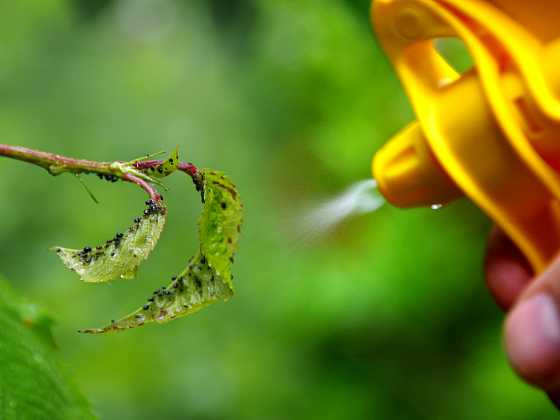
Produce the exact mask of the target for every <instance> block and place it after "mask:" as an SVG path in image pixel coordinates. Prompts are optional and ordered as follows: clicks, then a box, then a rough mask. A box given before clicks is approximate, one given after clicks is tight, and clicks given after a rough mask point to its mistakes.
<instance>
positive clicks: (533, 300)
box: [505, 259, 560, 396]
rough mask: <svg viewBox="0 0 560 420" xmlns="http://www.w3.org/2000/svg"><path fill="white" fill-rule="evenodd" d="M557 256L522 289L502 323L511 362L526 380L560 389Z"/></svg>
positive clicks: (559, 268) (556, 391)
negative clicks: (524, 289)
mask: <svg viewBox="0 0 560 420" xmlns="http://www.w3.org/2000/svg"><path fill="white" fill-rule="evenodd" d="M559 304H560V259H557V260H555V261H554V262H553V263H552V264H551V265H550V267H549V268H548V269H547V270H545V271H544V272H543V273H542V274H540V275H539V276H538V277H537V278H536V279H535V280H534V281H533V282H532V283H531V284H530V285H529V286H528V287H527V290H526V291H524V292H523V294H522V295H521V296H520V298H519V301H518V303H516V305H515V307H514V308H513V309H512V311H511V312H510V314H509V315H508V317H507V319H506V324H505V344H506V348H507V352H508V356H509V359H510V362H511V364H512V366H513V367H514V369H515V370H516V371H517V373H518V374H519V375H521V376H522V377H523V378H524V379H525V380H526V381H528V382H529V383H532V384H534V385H537V386H539V387H541V388H544V389H545V390H548V391H553V392H552V395H554V396H556V395H559V392H560V311H559V307H560V306H559Z"/></svg>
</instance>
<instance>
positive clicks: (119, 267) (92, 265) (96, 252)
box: [51, 200, 167, 283]
mask: <svg viewBox="0 0 560 420" xmlns="http://www.w3.org/2000/svg"><path fill="white" fill-rule="evenodd" d="M146 205H147V206H148V207H147V208H146V209H145V210H144V214H143V215H142V217H138V218H136V219H135V220H134V224H133V225H132V226H131V227H130V228H128V230H127V231H126V233H124V234H121V233H117V235H116V236H115V237H114V238H113V239H110V240H108V241H107V242H105V244H103V245H100V246H97V247H95V248H91V247H89V246H86V247H84V248H82V249H71V248H62V247H59V246H57V247H53V248H51V249H52V250H54V251H56V253H57V254H58V256H59V257H60V259H61V260H62V262H63V263H64V265H65V266H66V267H68V268H69V269H70V270H72V271H75V272H76V273H78V274H79V275H80V277H81V279H82V280H83V281H85V282H93V283H100V282H106V281H109V280H113V279H115V278H122V279H130V278H133V277H134V276H135V275H136V271H137V270H138V266H139V265H140V263H141V262H142V261H144V260H145V259H146V258H148V256H149V255H150V253H151V252H152V250H153V249H154V247H155V246H156V244H157V241H158V239H159V237H160V235H161V232H162V230H163V227H164V226H165V219H166V215H167V209H166V208H165V205H164V203H163V201H161V200H159V201H157V202H154V201H153V200H148V201H147V202H146Z"/></svg>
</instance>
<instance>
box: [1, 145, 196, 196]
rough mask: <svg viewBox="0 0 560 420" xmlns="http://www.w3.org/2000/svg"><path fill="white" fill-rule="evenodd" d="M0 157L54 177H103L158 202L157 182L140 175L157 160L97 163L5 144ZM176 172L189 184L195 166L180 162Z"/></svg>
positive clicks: (193, 175)
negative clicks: (185, 176) (186, 177)
mask: <svg viewBox="0 0 560 420" xmlns="http://www.w3.org/2000/svg"><path fill="white" fill-rule="evenodd" d="M0 156H4V157H7V158H10V159H16V160H20V161H23V162H27V163H31V164H33V165H37V166H39V167H41V168H43V169H46V170H47V172H48V173H49V174H51V175H55V176H56V175H60V174H63V173H65V172H68V173H72V174H75V175H79V174H97V175H99V177H100V178H103V177H105V178H106V179H108V180H113V181H115V180H117V179H122V180H123V181H127V182H131V183H133V184H136V185H138V186H139V187H141V188H142V189H143V190H144V191H146V193H147V194H148V195H149V196H150V198H151V199H152V200H156V201H157V200H160V199H161V195H160V194H159V193H158V192H157V190H156V189H155V188H154V187H153V185H152V184H160V182H159V180H156V179H154V178H151V177H150V176H149V175H146V174H145V173H144V172H143V170H145V169H148V168H151V167H155V166H157V165H160V164H161V163H162V162H163V161H161V160H140V161H138V160H136V161H132V162H129V163H127V162H123V161H113V162H97V161H94V160H86V159H75V158H71V157H68V156H62V155H58V154H54V153H49V152H43V151H41V150H35V149H29V148H27V147H20V146H11V145H9V144H0ZM178 169H179V170H180V171H182V172H185V173H186V174H188V175H190V176H191V177H192V178H193V180H194V179H195V178H196V176H197V173H198V170H197V168H196V166H194V165H193V164H192V163H184V162H180V163H179V164H178Z"/></svg>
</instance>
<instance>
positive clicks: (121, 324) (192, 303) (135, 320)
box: [80, 169, 243, 334]
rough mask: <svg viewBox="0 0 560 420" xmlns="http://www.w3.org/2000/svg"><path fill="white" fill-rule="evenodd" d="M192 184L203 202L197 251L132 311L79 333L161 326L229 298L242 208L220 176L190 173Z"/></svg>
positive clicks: (234, 192)
mask: <svg viewBox="0 0 560 420" xmlns="http://www.w3.org/2000/svg"><path fill="white" fill-rule="evenodd" d="M195 182H196V185H197V189H199V190H200V192H201V196H202V202H203V210H202V214H201V216H200V218H199V220H198V228H199V240H200V249H199V251H198V252H197V253H196V255H195V256H194V257H193V258H191V260H190V261H189V263H188V265H187V267H186V268H185V270H183V271H182V272H181V273H180V274H179V275H178V276H176V277H173V278H172V281H171V283H170V284H169V286H167V287H162V288H161V289H158V290H156V291H155V292H154V293H153V294H152V296H150V298H149V299H148V301H147V302H146V303H145V304H144V305H143V306H142V307H140V308H139V309H137V310H136V311H134V312H133V313H131V314H129V315H127V316H125V317H124V318H122V319H120V320H118V321H112V322H111V324H110V325H108V326H106V327H104V328H91V329H84V330H80V332H84V333H91V334H99V333H105V332H109V331H119V330H124V329H128V328H135V327H139V326H142V325H144V324H146V323H150V322H158V323H164V322H167V321H170V320H172V319H175V318H178V317H182V316H186V315H189V314H191V313H194V312H197V311H198V310H200V309H202V308H204V307H205V306H208V305H210V304H212V303H214V302H217V301H218V300H227V299H229V298H230V297H231V296H232V295H233V293H234V289H233V282H232V280H233V276H232V274H231V265H232V263H233V260H234V254H235V251H236V249H237V243H238V240H239V234H240V231H241V223H242V218H243V204H242V203H241V200H240V197H239V193H238V191H237V189H236V187H235V185H234V184H233V183H232V182H231V181H230V180H229V179H228V178H227V177H226V176H225V175H223V174H222V173H220V172H216V171H212V170H208V169H203V170H201V171H199V172H198V173H197V174H196V178H195Z"/></svg>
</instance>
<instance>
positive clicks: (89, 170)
mask: <svg viewBox="0 0 560 420" xmlns="http://www.w3.org/2000/svg"><path fill="white" fill-rule="evenodd" d="M0 156H5V157H8V158H12V159H17V160H20V161H24V162H28V163H31V164H34V165H37V166H40V167H42V168H44V169H46V170H47V171H48V172H49V173H50V174H51V175H60V174H63V173H70V174H74V175H75V176H77V177H80V176H81V175H87V174H95V175H97V176H98V177H99V178H100V179H104V180H107V181H110V182H117V181H125V182H130V183H133V184H135V185H137V186H139V187H140V188H142V189H143V190H144V191H145V192H146V194H147V195H148V200H147V201H146V203H145V204H146V208H145V209H144V211H143V213H142V215H140V216H139V217H137V218H135V219H134V221H133V224H132V225H131V226H130V227H129V228H128V229H127V230H126V231H124V232H123V233H117V234H116V235H115V237H114V238H112V239H109V240H108V241H106V242H105V243H103V244H101V245H98V246H95V247H91V246H84V247H83V248H80V249H72V248H64V247H60V246H56V247H53V248H52V249H53V250H54V251H55V252H56V253H57V254H58V256H59V257H60V259H61V261H62V262H63V264H64V265H65V266H66V267H67V268H68V269H70V270H72V271H74V272H76V273H77V274H78V275H79V276H80V278H81V279H82V280H83V281H84V282H88V283H101V282H108V281H111V280H115V279H130V278H133V277H134V276H135V275H136V272H137V270H138V266H139V265H140V264H141V263H142V261H144V260H146V259H147V258H148V257H149V255H150V253H151V252H152V250H153V249H154V247H155V246H156V244H157V241H158V239H159V237H160V235H161V233H162V231H163V228H164V226H165V220H166V216H167V212H168V209H167V207H166V206H165V203H164V199H163V196H162V195H161V194H160V193H159V192H158V190H157V187H164V185H163V183H162V179H163V178H165V177H167V176H169V175H171V174H173V173H175V172H182V173H184V174H187V175H188V176H190V178H191V179H192V181H193V184H194V186H195V188H196V190H197V191H198V192H199V193H200V197H201V201H202V206H203V209H202V213H201V215H200V217H199V220H198V235H199V242H200V244H199V249H198V251H197V252H196V254H195V255H194V256H193V257H192V258H191V259H190V260H189V262H188V264H187V266H186V268H185V269H184V270H182V271H181V272H180V273H179V274H177V275H176V276H174V277H172V279H171V282H170V284H169V285H168V286H167V287H162V288H161V289H158V290H156V291H155V292H154V293H153V294H152V296H150V297H149V298H148V300H147V302H146V303H144V304H143V305H142V306H140V308H138V309H137V310H136V311H134V312H132V313H131V314H129V315H127V316H124V317H123V318H121V319H119V320H117V321H114V320H113V321H111V323H110V324H109V325H107V326H105V327H103V328H88V329H82V330H79V331H80V332H83V333H91V334H98V333H106V332H110V331H119V330H124V329H129V328H135V327H139V326H142V325H144V324H146V323H150V322H157V323H163V322H167V321H170V320H172V319H175V318H178V317H182V316H185V315H189V314H191V313H194V312H196V311H198V310H200V309H202V308H204V307H205V306H208V305H210V304H212V303H214V302H217V301H219V300H228V299H229V298H230V297H231V296H232V295H233V293H234V288H233V275H232V273H231V265H232V263H233V261H234V256H235V251H236V249H237V243H238V240H239V234H240V230H241V223H242V217H243V204H242V203H241V200H240V197H239V193H238V191H237V188H236V186H235V185H234V184H233V183H232V182H231V181H230V180H229V179H228V178H227V177H226V176H225V175H224V174H222V173H221V172H218V171H214V170H210V169H198V168H197V167H196V166H194V165H193V164H192V163H184V162H181V161H180V160H179V153H178V150H177V149H176V150H175V151H174V152H173V153H172V154H171V155H170V156H169V157H168V158H167V159H164V160H156V159H153V158H154V157H155V155H147V156H145V157H143V158H140V159H134V160H131V161H128V162H123V161H114V162H96V161H91V160H84V159H74V158H69V157H66V156H61V155H57V154H53V153H48V152H43V151H39V150H33V149H28V148H24V147H18V146H10V145H3V144H0ZM88 192H89V190H88ZM90 195H92V194H91V193H90ZM92 197H93V195H92ZM93 198H94V200H95V197H93Z"/></svg>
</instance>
